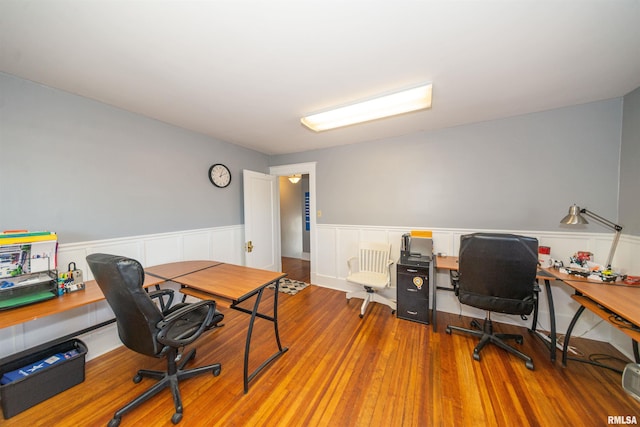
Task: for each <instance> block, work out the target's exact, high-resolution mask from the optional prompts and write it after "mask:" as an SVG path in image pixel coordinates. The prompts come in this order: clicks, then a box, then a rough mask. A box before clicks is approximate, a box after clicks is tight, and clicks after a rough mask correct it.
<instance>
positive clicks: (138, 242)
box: [0, 224, 640, 359]
mask: <svg viewBox="0 0 640 427" xmlns="http://www.w3.org/2000/svg"><path fill="white" fill-rule="evenodd" d="M418 228H419V227H413V229H418ZM410 229H411V228H400V227H382V226H380V227H378V226H358V225H332V224H318V225H317V226H316V230H315V233H316V238H315V239H312V242H315V244H314V246H313V248H312V252H311V283H313V284H314V285H319V286H324V287H328V288H332V289H338V290H341V291H345V292H347V291H349V290H353V289H354V288H353V287H352V286H351V285H349V284H348V283H347V282H346V279H345V278H346V275H347V263H346V260H347V259H348V258H349V257H351V256H355V255H356V248H357V245H358V241H360V240H370V241H377V240H382V241H388V242H391V245H392V259H396V260H397V259H398V258H399V257H400V240H401V236H402V234H404V233H406V232H409V231H410ZM432 231H433V240H434V251H435V252H441V253H446V254H449V255H455V254H457V251H458V243H459V241H460V236H461V235H462V234H467V233H471V232H475V231H496V232H511V233H516V234H523V235H528V236H533V237H536V238H538V240H539V241H540V244H541V245H545V246H550V247H551V255H552V257H553V258H556V259H561V260H564V261H566V260H567V259H568V257H569V256H570V255H572V254H573V253H575V252H576V251H578V250H588V251H591V252H593V253H595V254H596V261H602V259H601V258H606V256H607V254H608V253H609V246H610V244H611V241H612V237H613V234H612V233H611V234H609V233H554V232H530V231H513V230H509V231H505V230H465V229H432ZM312 232H313V230H312ZM243 242H244V226H243V225H234V226H228V227H216V228H209V229H199V230H188V231H179V232H173V233H162V234H154V235H145V236H133V237H125V238H118V239H108V240H100V241H92V242H81V243H73V244H61V245H60V246H59V248H58V269H59V270H65V269H66V268H67V265H68V264H69V263H70V262H75V263H76V266H77V267H78V268H80V269H82V270H83V271H84V273H85V278H86V280H90V279H92V277H91V273H90V271H89V269H88V266H87V265H86V261H85V257H86V256H87V255H89V254H91V253H96V252H106V253H114V254H119V255H124V256H129V257H131V258H134V259H137V260H139V261H140V262H141V263H142V265H144V266H145V267H148V266H152V265H157V264H162V263H166V262H174V261H183V260H189V259H212V260H217V261H223V262H228V263H234V264H241V265H243V264H244V252H243ZM639 247H640V237H635V236H626V235H623V236H622V238H621V240H620V243H619V246H618V250H617V252H616V256H615V258H614V266H616V267H619V269H620V270H621V271H622V272H624V273H630V274H634V273H635V274H638V273H640V257H638V255H637V254H638V248H639ZM392 273H393V283H392V286H393V287H392V288H391V289H389V290H388V294H389V295H390V296H392V297H394V296H395V266H394V267H393V271H392ZM436 282H437V284H438V285H446V284H448V283H449V277H448V274H447V273H446V272H441V273H437V274H436ZM571 294H572V291H571V289H570V288H569V287H567V286H566V285H563V284H561V283H558V282H555V283H554V285H553V298H554V303H555V309H556V321H557V324H558V331H559V332H564V331H566V329H567V326H568V324H569V322H570V320H571V317H572V316H573V314H574V313H575V310H576V309H577V303H575V302H574V301H573V300H572V299H571V297H570V295H571ZM540 298H541V302H540V316H539V328H540V329H545V330H548V329H549V320H548V319H549V313H548V309H547V307H548V306H547V300H546V295H545V292H544V291H543V292H542V293H541V294H540ZM437 308H438V310H439V311H446V312H450V313H460V314H463V315H469V316H480V317H482V316H483V315H484V313H482V312H480V311H478V310H475V309H472V308H470V307H466V306H462V305H461V304H459V303H458V300H457V298H456V297H455V295H453V293H452V292H447V291H438V305H437ZM111 318H113V313H112V312H111V309H110V308H109V306H108V305H107V304H106V302H100V303H96V304H91V305H88V306H86V307H79V308H77V309H74V310H70V311H68V312H64V313H60V314H58V315H55V316H48V317H45V318H43V319H37V320H34V321H31V322H27V323H24V324H21V325H16V326H12V327H9V328H0V357H3V356H6V355H9V354H13V353H16V352H19V351H22V350H24V349H28V348H30V347H33V346H36V345H39V344H41V343H43V342H47V341H50V340H53V339H56V338H58V337H61V336H65V335H67V334H70V333H72V332H74V331H78V330H81V329H84V328H87V327H89V326H92V325H95V324H98V323H100V322H102V321H105V320H108V319H111ZM494 319H495V320H497V321H500V322H506V323H514V324H520V325H523V326H527V325H529V323H528V322H522V321H520V319H518V318H517V317H514V316H494ZM439 329H440V331H441V332H442V331H443V330H444V328H443V327H442V325H440V328H439ZM574 336H585V337H588V338H591V339H597V340H602V341H608V342H611V343H612V344H613V345H614V346H616V347H617V348H618V349H620V350H621V351H622V352H623V353H625V355H627V356H628V357H632V354H633V353H632V349H631V342H630V340H629V339H628V337H627V336H626V335H624V334H622V333H621V332H618V331H616V330H614V329H613V328H611V327H610V326H609V325H608V324H606V323H604V322H600V319H599V318H598V317H596V316H595V315H593V314H591V313H590V312H589V311H585V313H584V314H583V315H582V317H581V318H580V322H578V325H577V327H576V329H575V331H574ZM80 339H82V340H83V341H85V342H86V343H87V345H88V347H89V353H88V354H87V359H91V358H94V357H97V356H99V355H101V354H103V353H105V352H107V351H110V350H112V349H114V348H116V347H118V346H120V345H121V343H120V340H119V339H118V336H117V331H116V328H115V325H109V326H107V327H104V328H101V329H98V330H95V331H92V332H90V333H88V334H85V335H83V336H81V337H80Z"/></svg>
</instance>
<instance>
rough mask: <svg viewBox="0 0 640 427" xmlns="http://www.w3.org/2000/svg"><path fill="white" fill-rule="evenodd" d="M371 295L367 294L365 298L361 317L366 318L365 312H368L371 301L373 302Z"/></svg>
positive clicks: (361, 308)
mask: <svg viewBox="0 0 640 427" xmlns="http://www.w3.org/2000/svg"><path fill="white" fill-rule="evenodd" d="M371 295H372V294H370V293H367V295H366V296H365V297H364V301H362V307H360V317H364V312H365V311H367V306H368V305H369V301H371Z"/></svg>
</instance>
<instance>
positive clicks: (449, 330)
mask: <svg viewBox="0 0 640 427" xmlns="http://www.w3.org/2000/svg"><path fill="white" fill-rule="evenodd" d="M444 331H445V332H446V333H448V334H449V335H451V328H450V327H448V326H447V327H446V328H444Z"/></svg>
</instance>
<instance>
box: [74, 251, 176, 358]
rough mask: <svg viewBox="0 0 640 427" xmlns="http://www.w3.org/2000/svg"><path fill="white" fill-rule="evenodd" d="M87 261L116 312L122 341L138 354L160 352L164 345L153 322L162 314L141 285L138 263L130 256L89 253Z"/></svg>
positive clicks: (155, 354) (140, 271)
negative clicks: (159, 339) (159, 340)
mask: <svg viewBox="0 0 640 427" xmlns="http://www.w3.org/2000/svg"><path fill="white" fill-rule="evenodd" d="M87 263H88V264H89V268H90V269H91V272H92V273H93V276H94V278H95V280H96V282H97V283H98V286H100V289H101V290H102V293H103V294H104V296H105V297H106V299H107V302H108V303H109V306H110V307H111V309H112V310H113V312H114V313H115V315H116V322H117V325H118V334H119V335H120V340H121V341H122V343H123V344H124V345H126V346H127V347H128V348H130V349H131V350H133V351H136V352H138V353H142V354H146V355H148V356H158V355H160V353H161V351H162V349H163V347H164V346H163V345H162V344H160V343H158V342H157V340H156V334H157V332H158V329H157V328H156V325H157V323H158V322H159V321H160V320H162V319H163V315H162V312H161V311H160V309H159V308H158V306H157V305H156V304H155V303H154V302H153V301H152V300H151V298H150V297H149V295H148V294H147V292H146V291H145V290H144V289H143V287H142V284H143V283H144V269H143V268H142V265H140V263H139V262H138V261H136V260H134V259H130V258H126V257H123V256H118V255H108V254H91V255H89V256H88V257H87Z"/></svg>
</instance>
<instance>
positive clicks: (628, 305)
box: [433, 256, 640, 369]
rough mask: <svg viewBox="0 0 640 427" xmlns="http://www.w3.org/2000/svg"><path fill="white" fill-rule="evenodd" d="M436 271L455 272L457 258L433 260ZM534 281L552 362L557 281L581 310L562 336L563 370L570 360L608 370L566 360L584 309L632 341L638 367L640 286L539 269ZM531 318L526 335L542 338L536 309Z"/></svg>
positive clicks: (555, 340)
mask: <svg viewBox="0 0 640 427" xmlns="http://www.w3.org/2000/svg"><path fill="white" fill-rule="evenodd" d="M436 268H438V269H443V270H449V271H457V270H458V257H451V256H447V257H436ZM536 279H537V280H538V281H540V280H543V281H544V283H545V289H546V293H547V301H548V303H549V323H550V329H551V331H550V332H549V337H548V338H549V340H550V342H548V341H547V340H546V339H545V340H544V341H543V342H544V343H545V344H548V347H549V350H550V357H551V360H552V361H555V360H556V345H557V333H556V319H555V310H554V306H553V294H552V292H551V281H552V280H558V281H561V282H564V283H565V284H567V285H569V286H570V287H572V288H573V289H574V291H575V295H572V296H571V297H572V298H573V299H574V300H576V301H577V302H578V303H579V304H580V308H579V309H578V310H577V311H576V313H575V315H574V316H573V319H572V320H571V324H570V325H569V328H568V329H567V334H566V336H565V341H564V345H563V351H562V364H563V365H564V366H566V362H567V359H571V360H577V361H581V362H587V363H591V364H594V365H598V366H603V367H606V368H610V367H609V366H606V365H602V364H600V363H598V362H592V361H588V360H585V359H577V358H569V357H568V356H567V352H568V349H569V340H570V338H571V332H572V331H573V328H574V326H575V324H576V322H577V321H578V318H579V317H580V315H581V314H582V312H583V311H584V310H585V308H588V309H589V310H590V311H592V312H593V313H595V314H596V315H598V316H599V317H601V318H602V319H604V320H606V321H607V322H608V323H610V324H611V325H613V326H614V327H615V328H617V329H619V330H620V331H622V332H624V333H625V334H627V335H628V336H629V337H631V339H632V340H633V352H634V356H635V359H636V362H637V363H640V355H639V353H638V341H640V310H638V301H640V286H624V285H620V284H608V283H603V282H599V281H594V280H591V279H587V278H586V277H580V276H575V275H571V274H565V273H561V272H560V271H559V270H557V269H554V268H540V269H538V273H537V274H536ZM438 289H449V290H451V288H443V287H438ZM433 301H434V303H433V304H434V311H435V298H434V299H433ZM616 315H617V316H620V317H622V318H624V319H625V320H627V321H628V322H629V323H630V324H631V325H634V326H635V327H637V328H638V329H637V330H636V329H630V328H628V327H624V326H621V324H620V323H619V322H616V321H615V316H616ZM533 316H534V317H533V323H532V326H531V329H529V331H531V332H534V333H536V335H538V336H539V337H541V336H542V334H541V333H540V332H538V331H537V329H536V324H537V316H538V309H537V307H536V309H535V311H534V315H533ZM434 319H435V316H434ZM434 322H435V320H434ZM543 339H544V338H543ZM610 369H611V368H610Z"/></svg>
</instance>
